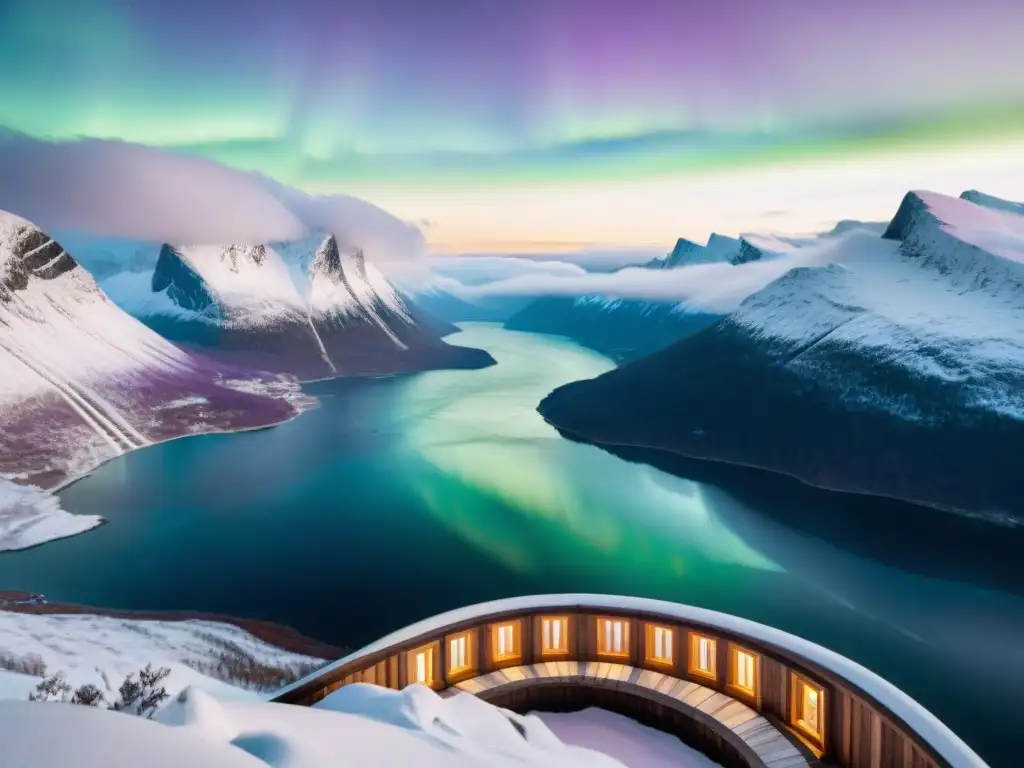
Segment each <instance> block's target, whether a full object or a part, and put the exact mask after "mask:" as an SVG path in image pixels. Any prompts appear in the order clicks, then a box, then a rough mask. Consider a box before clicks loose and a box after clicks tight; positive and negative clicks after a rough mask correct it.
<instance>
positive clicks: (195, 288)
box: [104, 234, 493, 380]
mask: <svg viewBox="0 0 1024 768" xmlns="http://www.w3.org/2000/svg"><path fill="white" fill-rule="evenodd" d="M104 285H105V287H106V288H107V289H108V290H110V291H111V293H112V295H113V297H114V299H115V300H116V301H117V302H118V304H119V305H120V306H122V307H125V308H126V309H128V311H130V312H131V313H132V314H133V315H135V316H136V317H139V318H140V319H142V320H143V321H144V322H145V323H146V324H147V325H149V326H150V327H151V328H153V329H155V330H157V331H158V332H159V333H161V334H162V335H163V336H165V337H167V338H169V339H171V340H172V341H174V342H175V343H177V344H179V346H184V347H185V348H187V349H190V350H198V351H201V352H203V353H205V354H208V355H210V356H212V357H215V358H216V359H219V360H223V361H226V362H230V363H232V364H236V365H240V366H245V367H253V368H257V369H262V370H270V371H274V372H278V373H288V374H293V375H296V376H298V377H299V378H300V379H306V380H309V379H322V378H331V377H334V376H344V375H362V374H384V373H399V372H407V371H416V370H425V369H429V368H444V367H452V368H461V367H467V368H471V367H481V366H483V365H487V364H490V363H491V362H493V361H492V360H490V358H489V356H487V355H486V353H483V352H481V351H479V350H466V349H461V348H458V347H451V346H449V345H447V344H445V343H444V342H443V341H441V336H442V335H443V333H447V332H450V329H448V328H444V330H443V332H442V327H443V324H441V323H437V322H435V321H432V319H431V318H429V317H427V316H425V315H424V314H423V313H422V312H421V311H420V310H418V308H416V307H415V306H413V305H412V304H411V303H410V302H409V301H408V300H407V299H405V298H403V297H402V296H400V295H399V293H398V291H397V290H396V289H395V288H394V286H392V285H391V283H390V282H388V280H387V278H386V277H385V276H384V275H383V274H382V273H381V271H380V270H379V269H378V268H377V267H376V266H375V265H374V264H373V263H371V262H369V261H368V260H367V259H366V258H365V256H364V254H363V252H362V251H361V250H355V251H354V252H352V253H344V254H343V253H342V252H341V250H340V248H339V245H338V241H337V239H336V238H335V237H334V236H333V235H326V234H320V235H312V236H309V237H305V238H302V239H300V240H296V241H291V242H286V243H269V244H256V245H238V244H230V245H174V246H172V245H164V246H163V247H162V249H161V251H160V257H159V259H158V261H157V264H156V268H155V271H154V272H153V274H152V278H151V279H150V280H149V281H148V282H147V281H146V280H145V278H144V276H143V275H140V274H138V273H130V272H123V273H121V274H117V275H113V276H111V277H110V278H108V279H107V280H106V281H105V282H104Z"/></svg>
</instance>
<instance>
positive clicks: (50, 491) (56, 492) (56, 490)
mask: <svg viewBox="0 0 1024 768" xmlns="http://www.w3.org/2000/svg"><path fill="white" fill-rule="evenodd" d="M307 397H309V400H310V402H309V403H308V405H307V407H305V408H303V407H301V406H300V405H295V404H293V405H294V407H295V413H294V414H292V415H291V416H289V417H288V418H286V419H282V420H281V421H275V422H272V423H270V424H260V425H257V426H252V427H238V428H236V429H213V430H210V431H208V432H197V433H188V434H181V435H175V436H174V437H168V438H165V439H163V440H157V441H154V442H152V443H150V444H148V445H144V446H141V447H139V448H133V449H131V450H129V451H125V452H124V453H119V454H118V455H116V456H110V457H109V458H106V459H104V460H103V461H100V462H99V463H97V464H94V465H93V466H91V467H89V469H87V470H84V471H83V472H80V473H79V474H77V475H75V476H74V477H70V478H68V479H67V480H65V481H64V482H62V483H59V484H57V485H55V486H53V487H52V488H41V487H40V486H35V487H36V488H39V489H40V490H41V491H42V492H43V493H45V494H47V495H49V496H54V497H57V498H58V499H59V498H60V493H61V492H62V491H65V490H67V489H68V488H70V487H71V486H72V485H74V484H75V483H77V482H79V481H81V480H85V479H86V478H88V477H91V476H92V475H93V474H94V473H95V472H96V470H98V469H100V468H102V467H104V466H106V465H107V464H109V463H110V462H112V461H116V460H117V459H121V458H124V457H125V456H128V455H129V454H132V453H136V452H138V451H144V450H146V449H147V448H153V447H155V446H157V445H163V444H165V443H170V442H174V441H175V440H184V439H187V438H190V437H203V436H204V435H233V434H239V433H244V432H259V431H262V430H265V429H274V428H275V427H280V426H282V425H283V424H288V423H289V422H291V421H294V420H295V419H297V418H299V416H301V415H302V414H304V413H306V412H308V411H312V410H315V409H316V408H317V406H318V405H319V403H318V401H317V400H316V398H314V397H311V396H307ZM10 482H12V483H15V484H17V485H25V486H32V485H34V484H33V483H18V482H17V481H16V480H11V481H10ZM61 511H62V512H64V513H66V514H68V515H74V516H78V514H79V513H77V512H74V511H73V510H69V509H64V508H63V506H62V507H61ZM108 522H109V521H108V520H107V519H106V518H105V517H103V516H99V522H97V523H96V525H93V526H90V527H89V528H85V529H82V530H78V531H75V532H74V533H67V534H62V535H60V536H54V537H53V538H49V539H46V540H45V541H39V542H36V543H35V544H31V545H29V546H27V547H18V548H16V549H3V550H0V557H3V556H4V555H5V554H8V553H12V552H28V551H29V550H32V549H36V548H37V547H43V546H46V545H47V544H51V543H53V542H55V541H63V540H64V539H73V538H75V537H77V536H82V535H84V534H86V533H90V532H92V531H95V530H97V529H99V528H102V527H103V526H104V525H107V524H108ZM2 594H3V590H0V596H2Z"/></svg>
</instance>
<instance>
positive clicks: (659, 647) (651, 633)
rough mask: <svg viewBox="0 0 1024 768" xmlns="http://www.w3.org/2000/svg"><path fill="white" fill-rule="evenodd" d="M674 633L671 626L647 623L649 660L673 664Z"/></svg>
mask: <svg viewBox="0 0 1024 768" xmlns="http://www.w3.org/2000/svg"><path fill="white" fill-rule="evenodd" d="M673 638H674V634H673V632H672V629H671V628H669V627H663V626H660V625H658V624H648V625H647V660H648V661H654V662H657V663H658V664H672V663H673V662H674V661H675V655H674V653H673V650H672V641H673Z"/></svg>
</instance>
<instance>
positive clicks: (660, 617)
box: [272, 595, 987, 768]
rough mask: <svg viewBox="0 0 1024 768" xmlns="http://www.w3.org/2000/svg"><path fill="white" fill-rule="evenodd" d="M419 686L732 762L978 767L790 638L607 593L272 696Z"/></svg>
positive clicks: (364, 656) (566, 599)
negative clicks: (607, 714)
mask: <svg viewBox="0 0 1024 768" xmlns="http://www.w3.org/2000/svg"><path fill="white" fill-rule="evenodd" d="M357 682H363V683H373V684H376V685H381V686H385V687H389V688H394V689H401V688H404V687H405V686H407V685H411V684H414V683H419V684H421V685H425V686H428V687H430V688H432V689H434V690H436V691H438V692H441V693H442V695H452V694H453V693H455V692H458V691H465V692H468V693H472V694H474V695H476V696H479V697H480V698H483V699H485V700H487V701H490V702H492V703H494V704H497V705H499V706H503V707H506V708H508V709H512V710H514V711H521V712H525V711H529V710H547V711H559V710H562V711H568V710H573V709H581V708H584V707H587V706H601V707H604V708H606V709H611V710H613V711H618V712H621V713H623V714H626V715H628V716H630V717H633V718H634V719H637V720H639V721H641V722H644V723H645V724H648V725H652V726H654V727H657V728H660V729H661V730H664V731H667V732H670V733H674V734H676V735H677V736H679V737H680V738H681V739H682V740H683V741H685V742H687V743H689V744H691V745H693V746H695V747H697V748H699V749H701V750H703V751H704V752H706V753H707V754H709V756H711V757H713V758H714V759H716V760H718V761H719V762H721V763H722V764H723V765H727V766H736V767H737V768H802V767H803V766H818V765H831V766H841V767H842V768H987V766H986V765H985V763H984V762H983V761H982V760H981V759H980V758H979V757H978V756H977V755H976V754H975V753H974V752H973V751H971V750H970V748H969V747H967V745H965V744H964V743H963V742H962V741H960V740H959V739H958V738H957V737H956V736H955V735H954V734H952V733H951V732H950V731H949V729H947V728H945V727H944V726H942V724H941V723H939V722H938V721H937V720H936V719H935V718H934V716H932V715H931V714H930V713H928V712H927V711H925V710H924V709H923V708H922V707H921V706H920V705H918V704H916V702H913V701H912V700H910V699H909V697H907V696H906V695H905V694H902V693H901V692H900V691H898V690H897V689H895V688H894V687H893V686H892V685H891V684H889V683H886V682H885V681H884V680H882V679H881V678H879V677H878V676H877V675H874V674H873V673H871V672H869V671H868V670H866V669H864V668H863V667H860V666H859V665H857V664H855V663H854V662H852V661H850V660H848V659H844V658H843V657H840V656H838V655H837V654H834V653H832V652H830V651H827V650H826V649H824V648H821V647H820V646H817V645H814V644H813V643H809V642H807V641H804V640H802V639H800V638H797V637H795V636H793V635H788V634H787V633H784V632H780V631H779V630H774V629H771V628H769V627H765V626H763V625H759V624H755V623H754V622H748V621H746V620H743V619H739V618H737V617H733V616H727V615H725V614H719V613H715V612H712V611H704V610H702V609H697V608H692V607H689V606H682V605H677V604H673V603H664V602H660V601H653V600H642V599H632V598H621V597H610V596H609V597H606V596H596V595H564V596H559V595H555V596H546V597H537V598H514V599H511V600H506V601H496V602H494V603H487V604H484V605H481V606H474V607H471V608H467V609H461V610H458V611H452V612H450V613H449V614H444V615H442V616H439V617H435V618H434V619H430V620H427V621H425V622H420V623H419V624H417V625H414V626H412V627H410V628H408V629H407V630H403V631H401V632H399V633H395V634H394V635H391V636H389V637H388V638H384V639H383V640H382V641H380V642H378V643H375V644H373V645H371V646H369V647H368V648H366V649H364V650H363V651H360V652H358V653H356V654H353V655H352V656H349V657H347V658H345V659H342V660H341V661H339V662H336V663H335V664H332V665H330V666H328V667H326V668H325V669H323V670H320V671H319V672H317V673H314V674H313V675H310V676H309V677H307V678H305V679H303V680H300V681H298V682H296V683H293V684H292V685H290V686H288V687H287V688H285V689H283V690H282V691H280V692H279V693H277V694H275V695H274V696H273V697H272V700H273V701H278V702H283V703H291V704H300V705H311V704H314V703H316V702H317V701H319V700H321V699H323V698H324V697H325V696H327V695H328V694H329V693H331V692H333V691H335V690H337V689H338V688H340V687H341V686H344V685H348V684H351V683H357Z"/></svg>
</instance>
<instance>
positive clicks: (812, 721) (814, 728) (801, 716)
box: [792, 672, 825, 741]
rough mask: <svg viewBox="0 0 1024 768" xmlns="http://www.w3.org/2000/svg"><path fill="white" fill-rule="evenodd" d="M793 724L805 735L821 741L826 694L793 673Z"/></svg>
mask: <svg viewBox="0 0 1024 768" xmlns="http://www.w3.org/2000/svg"><path fill="white" fill-rule="evenodd" d="M792 679H793V699H792V701H793V708H792V710H793V711H792V718H793V724H794V725H796V726H797V727H798V728H799V729H800V730H802V731H803V732H804V733H806V734H808V735H809V736H812V737H813V738H814V739H816V740H818V741H821V734H822V730H823V729H822V727H821V726H822V719H823V716H824V713H823V711H822V708H823V706H824V704H825V692H824V691H823V690H822V689H821V688H819V687H818V686H816V685H813V684H811V683H809V682H807V681H806V680H804V679H803V678H802V677H800V676H799V675H797V674H796V673H795V672H794V673H793V678H792Z"/></svg>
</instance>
